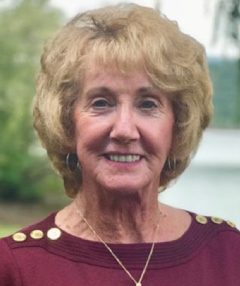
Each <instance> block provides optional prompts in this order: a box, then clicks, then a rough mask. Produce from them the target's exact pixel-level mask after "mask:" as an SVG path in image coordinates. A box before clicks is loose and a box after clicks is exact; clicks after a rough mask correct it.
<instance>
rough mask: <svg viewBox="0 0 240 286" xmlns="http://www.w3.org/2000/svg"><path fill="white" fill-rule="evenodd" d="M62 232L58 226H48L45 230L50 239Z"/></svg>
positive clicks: (57, 237) (55, 238)
mask: <svg viewBox="0 0 240 286" xmlns="http://www.w3.org/2000/svg"><path fill="white" fill-rule="evenodd" d="M61 234H62V232H61V230H60V229H59V228H57V227H53V228H50V229H49V230H48V232H47V237H48V238H49V239H51V240H57V239H59V237H60V236H61Z"/></svg>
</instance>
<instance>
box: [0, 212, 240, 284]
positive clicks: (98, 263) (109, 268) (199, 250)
mask: <svg viewBox="0 0 240 286" xmlns="http://www.w3.org/2000/svg"><path fill="white" fill-rule="evenodd" d="M191 216H192V222H191V225H190V227H189V229H188V230H187V231H186V232H185V234H184V235H183V236H182V237H181V238H179V239H177V240H175V241H170V242H162V243H156V245H155V249H154V252H153V255H152V258H151V260H150V263H149V266H148V268H147V271H146V273H145V276H144V278H143V281H142V285H143V286H158V285H159V286H176V285H177V286H200V285H201V286H215V285H217V286H239V285H240V232H239V231H238V230H237V229H236V228H234V227H231V226H229V225H228V224H227V223H226V222H225V221H223V222H220V223H219V224H218V223H216V221H215V222H213V221H212V220H211V218H209V217H208V218H207V223H206V224H203V223H200V222H198V221H197V220H196V215H195V214H191ZM54 221H55V214H52V215H50V216H49V217H48V218H46V219H45V220H43V221H42V222H40V223H37V224H35V225H33V226H30V227H27V228H25V229H23V230H22V231H21V232H22V233H24V234H26V236H27V238H26V240H25V241H22V242H19V241H15V240H21V238H20V239H19V238H17V239H16V238H15V240H14V238H13V237H12V236H9V237H7V238H4V239H1V240H0V286H88V285H89V286H103V285H104V286H113V285H114V286H123V285H124V286H134V283H133V281H132V280H131V279H130V278H129V277H128V275H127V274H126V273H125V272H124V271H123V269H122V268H121V267H120V266H119V265H118V264H117V262H116V261H115V260H114V258H113V257H112V256H111V254H110V253H109V252H108V250H107V249H106V248H105V246H104V245H103V244H102V243H99V242H93V241H87V240H83V239H81V238H77V237H75V236H72V235H70V234H68V233H66V232H64V231H62V230H61V232H60V234H61V235H60V237H59V238H57V239H56V240H51V239H50V238H49V237H48V235H47V232H48V230H49V229H50V228H52V227H56V225H55V222H54ZM218 222H219V221H218ZM36 229H38V230H42V231H43V233H44V237H43V238H41V239H36V238H32V237H31V236H30V233H31V232H32V230H36ZM49 236H50V237H51V235H49ZM109 245H110V247H111V248H112V250H113V251H114V252H115V253H116V255H117V256H118V257H119V258H120V260H121V261H122V262H123V264H124V265H125V266H126V268H127V269H128V270H129V271H130V272H131V274H132V275H133V276H134V277H135V278H136V280H138V279H139V277H140V275H141V272H142V270H143V267H144V265H145V262H146V258H147V256H148V254H149V250H150V247H151V243H142V244H109Z"/></svg>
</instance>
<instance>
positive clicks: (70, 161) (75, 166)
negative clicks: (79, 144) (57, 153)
mask: <svg viewBox="0 0 240 286" xmlns="http://www.w3.org/2000/svg"><path fill="white" fill-rule="evenodd" d="M66 166H67V169H68V171H70V172H72V173H73V172H75V171H76V170H81V165H80V162H79V160H78V157H77V154H76V153H68V154H67V156H66Z"/></svg>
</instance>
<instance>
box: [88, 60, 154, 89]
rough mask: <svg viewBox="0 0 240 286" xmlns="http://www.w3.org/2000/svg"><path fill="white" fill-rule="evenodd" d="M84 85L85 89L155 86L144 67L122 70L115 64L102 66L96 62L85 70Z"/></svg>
mask: <svg viewBox="0 0 240 286" xmlns="http://www.w3.org/2000/svg"><path fill="white" fill-rule="evenodd" d="M83 85H84V89H85V90H86V89H89V88H94V87H101V86H103V87H110V88H114V89H118V88H125V89H127V88H128V89H131V88H133V87H134V88H141V87H153V84H152V83H151V81H150V79H149V77H148V75H147V73H146V72H145V71H144V69H143V68H140V69H135V70H133V69H131V70H120V69H119V68H118V67H116V66H114V65H112V66H110V65H105V66H100V65H99V64H97V63H94V62H92V63H91V64H90V65H88V67H87V69H86V71H85V77H84V82H83Z"/></svg>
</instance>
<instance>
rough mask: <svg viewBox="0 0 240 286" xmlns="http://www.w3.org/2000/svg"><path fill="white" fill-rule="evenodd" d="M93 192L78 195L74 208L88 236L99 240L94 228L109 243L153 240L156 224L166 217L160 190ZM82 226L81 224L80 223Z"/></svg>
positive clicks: (83, 233) (83, 192) (86, 237)
mask: <svg viewBox="0 0 240 286" xmlns="http://www.w3.org/2000/svg"><path fill="white" fill-rule="evenodd" d="M144 194H145V195H144V198H143V196H142V195H141V194H140V193H139V192H129V193H121V192H117V193H116V192H108V191H103V192H100V191H99V189H98V192H91V191H90V190H84V189H83V191H82V192H81V193H79V195H78V196H77V197H76V198H75V200H74V202H73V204H72V207H73V208H75V213H77V210H78V211H80V214H81V215H79V217H78V219H79V220H80V225H81V226H82V236H83V238H85V239H91V240H96V239H97V238H96V236H94V234H93V233H92V231H91V230H90V229H89V227H86V222H85V221H84V220H83V219H82V217H81V216H83V217H84V218H85V219H86V220H87V221H88V222H89V224H90V225H91V226H92V228H93V229H94V230H95V231H96V233H98V234H99V235H100V236H101V238H102V239H104V241H106V242H108V243H138V242H151V241H153V239H154V234H155V230H156V227H157V224H158V223H159V222H160V220H162V219H163V216H162V215H161V210H160V208H159V203H158V193H157V191H154V192H151V194H152V195H151V196H150V195H146V194H148V192H144ZM78 225H79V224H78Z"/></svg>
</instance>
